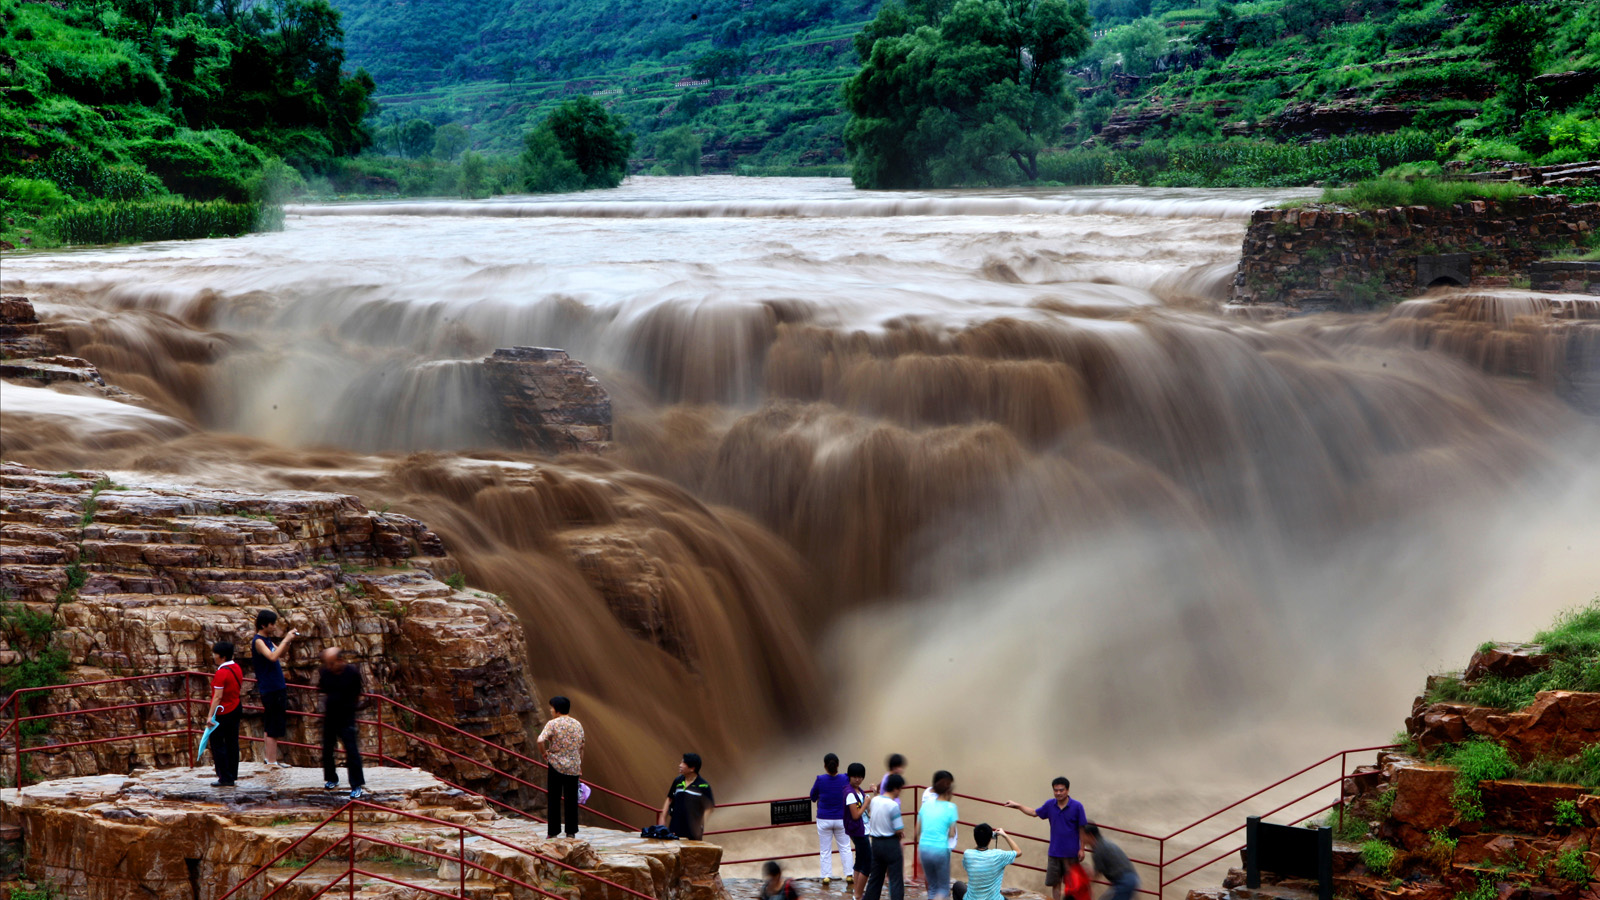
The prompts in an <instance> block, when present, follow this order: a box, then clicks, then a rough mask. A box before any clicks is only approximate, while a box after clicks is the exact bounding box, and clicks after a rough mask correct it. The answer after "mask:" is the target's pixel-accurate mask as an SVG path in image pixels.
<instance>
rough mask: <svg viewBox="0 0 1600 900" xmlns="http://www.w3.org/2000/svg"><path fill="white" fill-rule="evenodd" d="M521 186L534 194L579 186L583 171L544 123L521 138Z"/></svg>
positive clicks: (580, 186)
mask: <svg viewBox="0 0 1600 900" xmlns="http://www.w3.org/2000/svg"><path fill="white" fill-rule="evenodd" d="M522 143H523V148H524V149H523V151H522V159H521V163H522V186H523V187H524V188H526V189H527V190H529V191H532V192H533V193H535V194H557V193H561V192H562V191H576V190H581V189H582V188H583V172H582V171H580V170H579V169H578V164H577V163H575V162H573V161H572V157H570V156H568V155H567V154H566V153H565V152H563V151H562V149H561V141H559V140H557V138H556V136H555V133H554V132H552V131H551V130H550V129H549V128H548V127H547V126H546V125H544V124H541V125H540V126H539V127H538V128H535V129H534V130H532V131H530V132H528V134H527V136H526V137H524V138H523V139H522Z"/></svg>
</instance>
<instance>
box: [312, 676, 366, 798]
mask: <svg viewBox="0 0 1600 900" xmlns="http://www.w3.org/2000/svg"><path fill="white" fill-rule="evenodd" d="M317 690H318V691H321V692H322V693H324V694H326V695H328V702H327V705H326V706H325V707H324V708H323V710H322V778H323V780H324V781H326V782H327V783H326V784H325V785H324V787H326V788H327V789H328V790H330V791H333V790H338V788H339V770H338V769H337V768H335V767H334V765H333V762H334V759H333V751H334V745H335V744H341V743H342V744H344V760H345V768H347V769H349V770H350V799H351V800H360V799H361V798H362V797H365V796H366V791H365V790H363V789H362V788H363V786H365V785H366V783H367V779H366V777H365V776H364V775H363V774H362V772H361V740H360V736H359V735H358V734H357V732H356V707H358V706H360V705H361V673H360V672H358V671H357V670H356V667H355V666H352V665H350V664H349V663H348V662H345V658H344V653H343V652H341V651H340V650H339V648H338V647H329V648H327V649H325V650H323V651H322V674H321V676H320V677H319V678H318V679H317Z"/></svg>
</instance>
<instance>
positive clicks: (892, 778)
mask: <svg viewBox="0 0 1600 900" xmlns="http://www.w3.org/2000/svg"><path fill="white" fill-rule="evenodd" d="M905 786H906V780H905V779H904V778H902V777H900V776H899V775H897V774H895V773H893V772H891V773H889V777H887V778H885V779H884V780H883V783H882V789H881V790H880V791H878V796H876V797H873V798H872V803H870V804H868V806H867V837H868V839H869V840H870V843H871V844H872V870H871V874H869V875H868V876H867V890H866V892H865V894H864V896H865V897H866V900H880V898H881V897H882V896H883V880H884V878H885V877H887V878H888V879H889V900H904V898H905V893H906V883H905V882H906V878H905V855H904V854H903V853H901V851H900V841H901V840H902V838H903V836H904V835H905V830H906V826H905V819H904V818H903V817H902V815H901V812H900V789H901V788H903V787H905Z"/></svg>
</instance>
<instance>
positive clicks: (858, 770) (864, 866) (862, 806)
mask: <svg viewBox="0 0 1600 900" xmlns="http://www.w3.org/2000/svg"><path fill="white" fill-rule="evenodd" d="M845 773H846V774H847V775H848V776H849V778H850V790H849V791H847V792H846V793H845V795H844V833H845V834H848V835H850V844H851V849H853V850H854V851H855V852H854V854H853V855H854V856H855V865H854V866H852V867H851V869H852V871H851V873H850V884H851V888H850V896H851V897H853V898H854V900H861V893H862V892H863V891H865V890H866V889H867V873H869V872H871V871H872V845H871V844H869V843H867V795H866V793H865V792H864V791H862V790H861V782H863V781H866V780H867V767H866V766H864V765H862V764H861V763H858V762H855V763H851V764H850V767H849V768H848V769H846V770H845Z"/></svg>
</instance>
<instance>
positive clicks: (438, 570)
mask: <svg viewBox="0 0 1600 900" xmlns="http://www.w3.org/2000/svg"><path fill="white" fill-rule="evenodd" d="M456 573H457V567H456V564H455V562H454V561H453V560H451V559H450V558H449V556H447V555H446V553H445V550H444V546H443V544H442V542H441V541H440V540H439V538H438V536H437V535H436V534H434V533H433V532H432V531H430V530H428V528H427V527H426V526H425V525H423V524H422V523H421V522H418V521H417V520H415V519H412V518H409V517H407V516H402V515H397V514H394V513H387V512H376V511H373V510H370V509H367V508H366V507H365V506H363V505H362V504H361V503H360V502H359V501H358V500H357V499H356V498H355V497H351V496H348V495H343V494H332V493H322V492H311V491H278V492H271V493H249V492H241V491H228V490H218V489H212V488H203V487H198V486H193V485H175V484H169V483H157V482H148V483H140V482H137V481H133V480H128V481H127V482H126V483H119V482H117V481H114V480H113V479H111V478H110V477H109V476H107V475H106V474H105V473H101V472H42V471H39V470H35V469H30V468H26V467H23V466H15V465H3V466H0V592H3V593H4V594H5V598H6V600H7V602H8V604H9V606H8V607H7V609H6V615H5V616H4V617H3V618H4V624H5V627H4V628H0V666H14V665H16V664H18V663H22V662H33V663H34V664H35V667H36V668H37V667H38V666H40V665H44V664H49V665H50V666H53V667H54V669H55V671H54V673H53V677H52V678H48V679H45V680H46V681H69V682H84V681H96V680H102V679H111V678H118V677H122V676H133V675H146V674H155V673H163V672H174V671H179V670H184V669H192V670H201V671H209V670H210V669H211V668H212V664H211V654H210V647H211V644H212V643H213V642H215V641H218V640H230V641H232V642H234V644H235V646H236V647H238V648H239V655H240V656H241V657H244V659H242V663H243V665H244V666H245V668H246V669H247V670H248V669H249V668H250V663H249V660H248V656H249V647H250V637H251V635H252V633H253V630H254V625H253V622H254V617H255V613H256V611H257V610H259V609H263V608H271V609H275V610H277V612H278V613H279V615H280V616H281V617H282V621H283V623H284V625H285V627H286V628H288V627H292V628H297V629H299V631H300V632H301V639H300V640H299V641H297V642H296V643H295V644H293V645H292V646H291V649H290V653H289V655H288V657H286V658H285V660H284V663H285V666H284V668H285V671H286V674H287V675H288V677H289V680H290V682H291V684H298V685H308V684H311V683H312V682H313V680H314V678H315V675H316V670H317V666H318V663H317V654H318V653H319V652H320V651H321V649H322V648H323V647H327V646H339V647H342V648H345V649H346V650H347V651H348V652H349V653H350V654H351V656H352V658H353V659H354V661H355V662H356V663H357V664H358V665H359V666H361V668H362V670H363V672H364V673H365V675H366V678H367V686H368V690H370V691H373V692H379V693H384V694H387V695H388V696H390V697H393V698H395V699H397V700H399V701H400V702H403V703H405V704H407V705H409V706H412V707H415V708H416V709H418V710H420V711H421V712H423V713H425V714H427V715H429V716H433V717H435V718H438V719H441V720H443V721H445V722H447V723H450V724H451V725H454V726H457V727H459V728H462V729H464V730H466V731H468V732H471V733H473V734H476V735H479V736H481V737H483V738H484V739H486V740H488V741H491V742H493V743H495V744H499V745H501V746H503V747H508V748H511V749H513V750H518V751H522V752H526V751H527V750H528V743H529V739H528V730H529V728H530V727H533V726H535V725H537V721H536V717H537V710H536V707H535V704H534V702H533V700H532V696H533V693H532V686H531V685H530V683H529V679H528V676H527V672H526V669H525V665H526V645H525V642H524V637H523V631H522V628H521V626H520V624H519V623H518V621H517V619H516V617H515V616H514V615H513V614H512V613H511V611H510V610H509V609H508V608H507V607H506V606H505V604H504V603H503V602H502V601H501V600H500V598H498V597H496V596H494V595H492V594H488V593H484V592H482V591H474V590H470V589H467V588H465V587H457V586H453V585H460V584H461V581H460V576H459V575H458V574H456ZM446 580H448V581H449V582H451V583H450V584H446V583H445V581H446ZM29 623H31V624H29ZM9 686H12V687H15V686H18V685H9ZM193 689H194V692H195V696H196V697H198V696H200V694H201V693H203V691H204V686H203V684H199V683H198V682H197V686H196V687H194V688H193ZM182 690H183V686H182V683H181V682H180V681H179V680H178V679H175V678H174V679H152V680H149V681H142V682H125V683H121V684H114V685H103V686H99V687H91V688H72V689H68V690H65V691H58V692H53V693H52V694H51V695H50V696H49V698H48V699H43V700H40V701H34V707H33V712H35V713H42V712H46V711H56V710H63V709H87V708H92V707H103V706H110V705H115V704H124V703H145V702H150V701H153V700H161V699H171V698H172V697H174V696H181V691H182ZM316 698H317V695H316V693H315V691H303V690H291V691H290V704H291V706H290V708H291V709H292V710H296V709H298V710H302V711H311V710H314V709H315V701H316ZM246 702H247V703H253V702H255V698H254V696H253V694H252V695H251V696H247V698H246ZM194 715H196V716H200V715H201V711H200V707H199V706H198V705H196V706H195V707H194ZM201 718H202V721H203V716H202V717H201ZM187 724H191V723H189V722H188V721H187V719H186V714H185V712H184V710H183V709H182V708H181V707H179V706H160V707H148V708H143V709H136V710H125V711H123V712H119V713H116V714H114V715H102V716H72V717H66V718H61V719H56V720H53V721H52V723H51V724H50V726H49V728H48V729H47V731H46V733H45V734H43V735H39V736H35V737H33V738H31V739H30V742H29V745H30V746H38V745H49V744H59V743H64V742H69V741H81V740H92V739H97V738H103V737H113V736H118V735H127V734H134V733H141V732H146V733H153V732H158V731H165V730H173V729H176V728H183V727H185V726H186V725H187ZM407 724H408V725H409V727H411V728H413V729H414V730H415V731H416V732H418V733H421V734H424V735H426V736H427V737H428V738H429V739H430V740H433V741H435V742H438V743H442V744H444V745H445V746H446V747H449V748H451V749H453V750H456V751H459V752H461V753H465V754H467V755H468V756H470V757H472V758H474V759H483V760H486V761H492V762H494V763H496V764H497V765H498V766H499V767H500V768H501V769H503V770H506V771H510V772H512V773H514V774H518V775H519V777H527V778H529V780H534V779H533V778H532V777H531V776H532V775H533V773H532V772H529V771H526V766H525V764H523V763H521V762H520V761H518V760H516V759H515V758H514V757H508V756H506V755H505V754H500V753H498V752H491V751H488V750H487V748H485V747H484V746H483V745H482V744H480V743H478V742H475V741H469V740H466V739H460V738H459V737H458V736H453V735H451V734H450V733H449V732H448V731H447V730H441V729H437V728H434V727H431V726H430V725H429V724H428V723H426V722H420V721H418V722H411V723H407ZM259 728H260V726H259V720H258V719H254V718H252V717H247V718H246V723H245V733H246V734H247V735H248V734H257V735H258V734H259V733H260V730H259ZM317 734H318V731H317V725H316V724H315V722H314V721H313V720H308V719H306V718H305V717H302V716H295V715H291V716H290V733H289V739H290V740H292V741H299V742H303V743H316V737H317ZM364 739H367V740H370V739H371V736H370V735H369V736H367V737H365V738H364ZM396 744H399V745H398V746H396ZM186 746H187V738H186V737H178V738H170V739H160V740H153V741H151V740H144V741H136V742H126V743H115V744H105V745H94V746H88V747H78V748H71V749H64V750H60V751H49V752H31V753H29V754H28V769H29V770H30V771H31V772H32V773H33V775H34V777H35V778H60V777H66V776H72V775H82V774H89V773H104V772H127V771H129V770H130V769H134V768H139V767H150V766H169V765H177V764H184V763H186V762H187V760H186V759H184V756H185V755H186V752H187V751H186V750H185V749H184V748H185V747H186ZM254 746H255V745H253V744H247V745H246V749H245V758H246V759H250V758H252V757H253V754H254V752H255V751H254ZM7 749H9V748H7ZM386 749H387V751H388V752H390V753H391V754H395V755H398V756H400V757H401V758H404V759H406V761H408V762H410V763H411V764H413V765H424V764H425V765H427V767H428V768H429V769H430V770H432V771H435V772H438V773H440V774H441V775H442V776H444V777H446V778H449V779H451V780H453V781H458V782H463V783H467V784H469V785H471V786H473V787H474V788H475V789H483V790H486V791H490V792H491V793H495V794H496V796H501V797H502V798H503V799H508V800H512V801H513V802H519V803H528V804H532V803H536V802H538V798H537V797H533V796H523V795H521V794H520V793H519V792H517V791H515V790H512V786H511V785H507V784H501V783H497V782H496V781H495V780H494V779H491V778H489V777H488V775H487V773H486V772H485V770H483V769H481V768H479V767H477V766H474V765H472V764H470V763H467V762H463V761H461V760H459V759H458V758H456V757H452V756H449V755H448V754H444V753H442V752H440V751H437V750H434V749H431V748H428V747H426V746H424V745H422V744H417V743H409V744H408V743H404V742H391V743H390V745H389V746H388V747H387V748H386ZM300 752H308V753H309V752H313V751H293V753H300ZM291 759H292V760H293V759H295V757H294V756H293V755H291ZM300 761H304V762H308V763H309V762H310V759H309V757H302V758H301V760H300Z"/></svg>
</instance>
